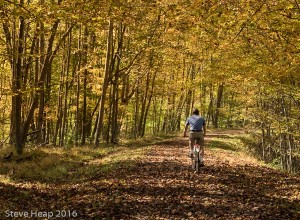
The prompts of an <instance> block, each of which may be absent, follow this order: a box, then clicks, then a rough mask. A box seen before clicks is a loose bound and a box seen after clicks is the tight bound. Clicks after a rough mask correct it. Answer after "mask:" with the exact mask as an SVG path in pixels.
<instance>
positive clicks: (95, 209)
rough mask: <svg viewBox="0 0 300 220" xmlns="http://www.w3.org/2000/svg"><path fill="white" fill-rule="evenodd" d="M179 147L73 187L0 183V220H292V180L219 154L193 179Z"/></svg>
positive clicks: (298, 202)
mask: <svg viewBox="0 0 300 220" xmlns="http://www.w3.org/2000/svg"><path fill="white" fill-rule="evenodd" d="M207 139H209V137H208V138H207ZM187 144H188V141H187V139H183V138H174V139H172V140H168V141H165V142H161V143H160V144H158V145H154V146H153V147H152V148H151V150H150V151H149V152H148V153H147V155H145V156H143V157H142V158H139V159H138V160H137V161H136V162H135V164H134V165H133V166H130V167H128V164H126V163H124V164H120V165H119V166H118V168H117V169H113V170H112V171H110V172H99V174H98V175H97V177H95V176H93V177H92V178H90V179H87V180H85V181H81V182H77V183H72V184H71V183H60V184H58V183H53V184H32V183H31V184H30V186H28V185H27V184H26V182H24V183H17V184H14V185H13V184H4V183H0V190H1V196H0V203H1V204H0V208H1V219H5V217H7V216H6V215H7V211H8V210H9V211H15V212H21V211H28V212H30V211H32V210H35V211H40V212H43V211H44V212H53V213H54V214H55V215H54V216H53V217H52V219H55V217H58V216H57V214H58V212H62V211H64V213H61V214H64V216H65V217H66V218H64V219H243V220H244V219H300V193H299V192H300V178H299V177H297V176H292V175H289V174H285V173H283V172H280V171H277V170H274V169H271V168H268V167H266V166H262V165H258V164H257V163H255V162H253V161H251V160H245V158H243V157H241V156H240V155H239V154H236V153H234V152H232V151H229V150H222V149H221V148H220V149H212V148H207V149H206V159H205V167H203V168H201V170H200V172H199V173H194V172H193V171H192V170H191V165H190V163H191V162H190V159H189V158H188V147H187ZM70 213H73V214H76V215H74V216H76V217H75V218H74V216H72V215H71V214H70ZM67 217H68V218H67ZM18 219H22V218H18ZM38 219H43V218H38ZM45 219H46V218H45Z"/></svg>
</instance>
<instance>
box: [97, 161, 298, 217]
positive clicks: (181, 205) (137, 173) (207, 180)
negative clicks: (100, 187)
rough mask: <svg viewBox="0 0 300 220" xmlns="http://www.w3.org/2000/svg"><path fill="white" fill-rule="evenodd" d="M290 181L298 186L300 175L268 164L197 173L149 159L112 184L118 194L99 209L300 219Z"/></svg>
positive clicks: (114, 213)
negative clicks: (291, 197)
mask: <svg viewBox="0 0 300 220" xmlns="http://www.w3.org/2000/svg"><path fill="white" fill-rule="evenodd" d="M278 181H279V182H280V185H278V184H277V182H278ZM285 184H294V185H298V188H297V189H298V190H299V186H300V182H299V179H296V178H292V177H290V176H288V175H285V174H281V173H277V172H276V171H273V170H271V169H268V168H258V167H252V166H246V167H242V166H241V167H231V166H229V165H222V164H219V165H208V166H206V167H204V168H203V169H202V170H201V173H199V174H195V173H193V172H191V169H190V166H188V165H184V164H182V163H180V162H178V161H163V162H152V163H150V162H149V163H147V162H146V163H141V164H138V165H137V166H136V167H135V168H134V169H132V170H131V171H130V173H127V175H126V177H123V178H122V179H118V184H116V185H115V186H114V187H110V189H107V190H108V191H109V190H111V191H110V192H108V191H107V192H106V193H108V194H107V196H108V197H109V196H112V197H114V199H113V200H112V201H108V202H107V203H105V204H104V205H103V206H102V207H101V208H100V210H101V213H102V215H101V217H103V218H111V217H116V218H125V219H155V218H164V219H192V218H194V219H235V218H240V219H299V217H300V214H299V210H300V206H299V200H294V201H291V200H289V199H288V198H285V197H284V196H287V195H286V191H282V190H281V188H280V187H281V186H282V185H285Z"/></svg>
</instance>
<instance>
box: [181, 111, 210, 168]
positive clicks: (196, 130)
mask: <svg viewBox="0 0 300 220" xmlns="http://www.w3.org/2000/svg"><path fill="white" fill-rule="evenodd" d="M188 127H190V135H189V147H190V156H192V154H193V146H194V144H195V143H196V140H197V143H198V144H199V145H200V155H201V158H202V161H200V163H201V165H202V166H204V163H203V158H204V136H205V134H206V126H205V119H204V118H203V117H202V116H200V115H199V110H198V109H196V108H195V109H194V110H193V115H192V116H190V117H188V118H187V120H186V123H185V128H184V134H183V136H184V137H186V136H187V135H186V133H187V130H188Z"/></svg>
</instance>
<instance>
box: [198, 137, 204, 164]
mask: <svg viewBox="0 0 300 220" xmlns="http://www.w3.org/2000/svg"><path fill="white" fill-rule="evenodd" d="M199 144H200V156H201V160H202V161H200V162H201V163H203V161H204V134H203V132H201V134H200V137H199Z"/></svg>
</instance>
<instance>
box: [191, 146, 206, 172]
mask: <svg viewBox="0 0 300 220" xmlns="http://www.w3.org/2000/svg"><path fill="white" fill-rule="evenodd" d="M200 151H201V149H200V145H199V144H198V143H197V141H196V143H194V146H193V152H192V154H191V160H192V169H193V170H194V171H195V172H196V173H199V168H200V166H202V165H203V164H202V163H201V161H202V158H201V155H200Z"/></svg>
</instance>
